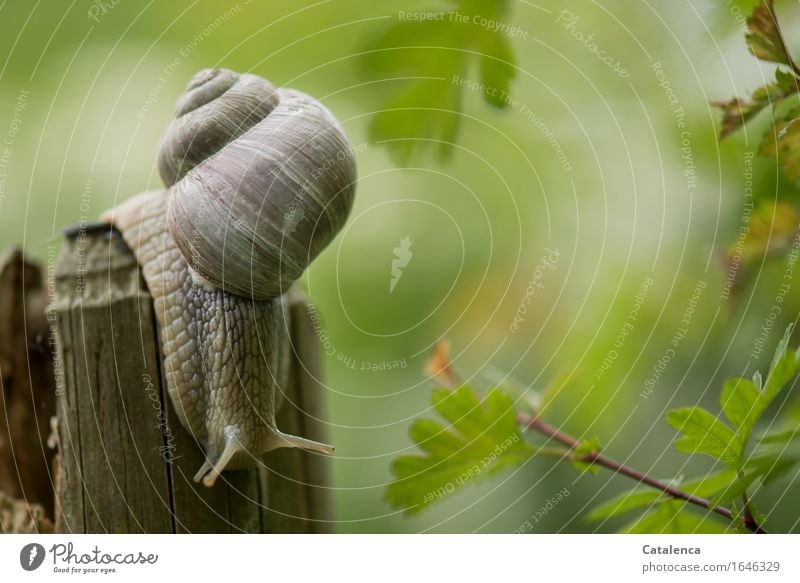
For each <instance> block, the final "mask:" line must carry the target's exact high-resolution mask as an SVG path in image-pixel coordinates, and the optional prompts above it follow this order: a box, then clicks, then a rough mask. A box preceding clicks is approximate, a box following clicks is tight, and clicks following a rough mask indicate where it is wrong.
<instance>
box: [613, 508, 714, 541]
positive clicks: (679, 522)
mask: <svg viewBox="0 0 800 583" xmlns="http://www.w3.org/2000/svg"><path fill="white" fill-rule="evenodd" d="M686 506H687V505H686V503H685V502H683V501H682V500H669V501H667V502H664V503H662V504H659V505H658V507H657V508H656V509H655V510H651V511H650V512H648V513H646V514H644V515H642V516H641V517H639V518H637V519H636V520H634V521H633V522H631V523H629V524H628V525H626V526H624V527H623V528H622V529H620V532H624V533H631V534H633V533H637V534H693V533H694V534H719V533H724V532H727V525H723V524H721V523H720V521H719V520H717V519H716V517H714V516H713V515H710V514H704V515H700V514H698V513H696V512H691V511H688V510H687V509H686Z"/></svg>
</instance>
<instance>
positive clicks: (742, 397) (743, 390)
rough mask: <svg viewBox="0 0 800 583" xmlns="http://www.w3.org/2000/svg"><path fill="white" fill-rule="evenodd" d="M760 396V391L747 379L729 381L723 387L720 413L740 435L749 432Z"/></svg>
mask: <svg viewBox="0 0 800 583" xmlns="http://www.w3.org/2000/svg"><path fill="white" fill-rule="evenodd" d="M760 396H761V391H759V390H758V388H757V387H756V386H755V385H754V384H753V383H752V382H751V381H749V380H748V379H743V378H736V379H730V380H728V381H726V382H725V384H724V385H723V387H722V393H721V395H720V404H721V405H722V411H723V413H725V416H726V417H727V418H728V421H730V422H731V423H732V424H733V426H734V427H736V428H737V429H738V430H739V432H740V433H743V434H747V433H749V432H750V429H751V428H752V426H753V419H752V417H753V416H754V415H755V412H756V411H755V408H756V402H757V401H758V399H759V397H760Z"/></svg>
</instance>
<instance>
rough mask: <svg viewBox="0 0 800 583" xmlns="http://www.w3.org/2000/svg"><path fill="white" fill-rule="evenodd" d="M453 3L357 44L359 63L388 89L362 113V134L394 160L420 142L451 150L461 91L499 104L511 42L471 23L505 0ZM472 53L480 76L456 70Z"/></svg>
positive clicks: (491, 15)
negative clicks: (365, 45) (361, 46)
mask: <svg viewBox="0 0 800 583" xmlns="http://www.w3.org/2000/svg"><path fill="white" fill-rule="evenodd" d="M454 3H455V4H456V5H457V6H458V11H456V12H441V13H440V14H441V16H442V17H441V18H436V19H424V20H422V21H398V22H395V23H394V24H392V25H391V26H389V27H388V28H387V29H386V30H385V31H384V33H383V34H381V35H380V36H378V37H377V39H376V40H375V42H373V43H372V44H371V45H370V47H369V50H366V51H364V53H365V57H364V63H365V65H366V67H365V71H366V72H367V73H368V74H369V75H370V76H372V77H375V78H377V79H379V80H381V81H384V82H385V83H384V84H385V85H386V86H388V87H390V88H391V89H392V90H393V93H392V96H391V97H389V98H388V100H387V101H386V103H385V105H384V106H383V107H381V108H380V110H379V111H378V112H377V113H376V114H375V115H374V116H373V118H372V120H371V121H370V125H369V136H370V140H371V141H373V142H375V143H381V144H384V145H386V146H387V148H388V150H389V154H390V156H391V157H392V160H393V161H394V162H395V163H396V164H398V165H408V164H409V163H410V162H411V161H412V160H413V159H414V156H415V155H416V154H417V153H418V152H422V151H424V150H425V149H427V148H432V149H434V151H435V152H436V153H437V155H438V158H439V160H440V161H444V160H446V159H447V158H448V157H449V156H450V155H451V153H452V150H453V143H454V141H455V139H456V136H457V134H458V126H459V122H460V118H461V104H462V100H463V97H462V96H463V93H464V92H465V91H469V90H475V91H479V92H480V93H481V94H482V95H483V97H484V99H485V100H486V101H487V102H488V103H490V104H491V105H494V106H496V107H504V106H505V104H506V100H505V99H504V98H503V92H504V91H505V92H506V93H508V90H509V84H510V82H511V80H512V79H513V77H514V72H515V69H514V62H515V59H514V54H513V51H512V49H511V45H510V43H509V42H508V38H507V36H504V35H503V33H502V32H501V31H500V30H492V29H491V28H490V27H487V26H478V25H476V24H475V23H474V22H473V20H474V18H473V17H474V16H476V15H479V16H481V17H482V18H485V19H486V20H487V21H488V22H503V19H504V15H505V13H506V11H507V9H508V2H507V1H506V0H494V1H491V2H487V1H486V0H480V1H474V0H460V1H458V2H454ZM454 15H455V16H458V17H457V18H456V17H454ZM475 58H477V59H478V61H479V63H478V64H479V79H480V81H479V79H478V78H473V79H465V78H464V75H465V73H466V72H467V71H469V70H470V64H471V60H472V59H475ZM462 82H466V83H462ZM481 84H482V85H483V87H480V85H481Z"/></svg>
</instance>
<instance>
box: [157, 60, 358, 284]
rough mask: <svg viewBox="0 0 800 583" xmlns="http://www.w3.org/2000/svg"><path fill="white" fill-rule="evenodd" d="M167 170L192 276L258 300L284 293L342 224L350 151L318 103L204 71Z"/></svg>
mask: <svg viewBox="0 0 800 583" xmlns="http://www.w3.org/2000/svg"><path fill="white" fill-rule="evenodd" d="M176 114H177V117H176V119H175V120H174V121H173V122H172V124H171V125H170V127H169V128H168V129H167V132H166V134H165V136H164V140H163V143H162V148H161V154H160V156H159V169H160V172H161V176H162V178H163V180H164V183H165V184H166V185H167V186H168V187H170V189H171V192H170V199H169V211H168V219H169V229H170V232H171V233H172V237H173V239H174V240H175V243H176V244H177V246H178V248H179V249H180V250H181V253H182V254H183V256H184V257H185V258H186V259H187V261H188V263H189V265H190V266H191V267H192V269H193V270H194V271H195V272H196V273H197V274H198V275H199V276H200V277H201V278H202V279H203V280H205V281H208V282H210V283H211V284H212V285H213V286H215V287H217V288H220V289H224V290H226V291H228V292H230V293H233V294H236V295H240V296H245V297H252V298H254V299H258V300H267V299H271V298H274V297H276V296H278V295H281V294H282V293H284V292H286V290H288V289H289V287H290V286H291V285H292V283H294V281H295V280H296V279H297V278H298V277H300V275H301V274H302V273H303V272H304V271H305V269H306V267H308V265H309V264H310V263H311V261H313V260H314V258H315V257H316V256H317V255H319V253H320V252H321V251H322V250H323V249H324V248H325V247H326V246H327V245H328V244H329V243H330V242H331V240H332V239H333V237H335V236H336V233H338V232H339V230H340V229H341V228H342V226H343V225H344V223H345V221H346V220H347V216H348V214H349V212H350V208H351V207H352V204H353V197H354V194H355V180H356V168H355V160H354V156H353V151H352V147H351V146H350V143H349V141H348V140H347V137H346V136H345V134H344V132H343V130H342V129H341V127H340V126H339V124H338V122H337V121H336V119H335V118H334V117H333V114H331V112H330V111H328V109H327V108H326V107H325V106H323V105H322V104H321V103H320V102H318V101H317V100H315V99H313V98H312V97H309V96H308V95H305V94H304V93H300V92H299V91H294V90H291V89H276V88H275V87H273V86H272V85H271V84H270V83H269V82H267V81H265V80H264V79H261V78H260V77H257V76H255V75H238V74H236V73H234V72H232V71H226V70H219V69H213V70H206V71H201V72H200V73H199V74H198V75H196V76H195V78H194V79H193V80H192V81H191V82H190V83H189V86H188V88H187V90H186V92H185V93H184V95H183V96H181V98H180V99H179V101H178V105H177V109H176Z"/></svg>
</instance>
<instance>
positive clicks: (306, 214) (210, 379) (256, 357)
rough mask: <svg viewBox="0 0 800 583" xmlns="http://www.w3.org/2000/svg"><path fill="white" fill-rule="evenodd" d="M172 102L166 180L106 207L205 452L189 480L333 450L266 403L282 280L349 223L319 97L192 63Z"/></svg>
mask: <svg viewBox="0 0 800 583" xmlns="http://www.w3.org/2000/svg"><path fill="white" fill-rule="evenodd" d="M176 112H177V115H178V117H177V118H176V120H175V122H173V124H172V125H171V126H170V128H169V129H168V131H167V133H166V135H165V138H164V141H163V143H162V149H161V154H160V156H159V168H160V171H161V174H162V178H163V179H164V181H165V183H166V184H167V186H168V187H169V190H162V191H152V192H146V193H143V194H140V195H138V196H136V197H134V198H132V199H130V200H128V201H126V202H125V203H123V204H122V205H120V206H119V207H117V208H115V209H114V210H112V211H110V212H108V213H106V215H104V217H103V218H104V219H105V220H107V221H109V222H111V223H112V224H114V225H115V226H116V227H117V229H119V231H120V232H121V233H122V235H123V238H124V239H125V241H126V242H127V243H128V245H129V246H130V247H131V249H132V250H133V252H134V254H135V256H136V258H137V260H138V262H139V264H140V266H141V269H142V273H143V275H144V279H145V281H146V283H147V286H148V289H149V291H150V294H151V295H152V297H153V302H154V307H155V312H156V320H157V323H158V329H159V336H160V342H161V352H162V358H163V361H164V376H165V380H166V385H167V392H168V394H169V396H170V399H171V401H172V403H173V405H174V408H175V411H176V413H177V415H178V417H179V419H180V421H181V423H182V424H183V426H184V427H185V428H186V429H187V430H188V431H189V432H190V433H191V434H192V435H193V436H194V437H195V439H196V440H197V441H198V442H199V443H200V445H201V446H202V447H203V449H204V451H205V453H206V463H205V464H203V466H202V467H201V468H200V470H199V471H198V472H197V475H196V476H195V481H199V480H200V479H202V480H203V483H204V484H205V485H207V486H211V485H213V484H214V482H215V480H216V479H217V477H219V475H220V473H221V472H222V470H224V469H236V468H244V467H247V466H250V465H253V464H255V463H257V461H258V460H259V459H260V456H261V455H262V454H263V453H266V452H268V451H271V450H273V449H277V448H281V447H299V448H304V449H309V450H315V451H319V452H323V453H327V454H330V453H332V452H333V447H332V446H329V445H326V444H322V443H318V442H315V441H311V440H308V439H304V438H302V437H296V436H291V435H286V434H284V433H282V432H281V431H280V430H279V429H278V428H277V427H276V422H275V414H276V411H277V409H278V407H279V406H280V404H281V395H282V388H283V387H286V386H287V382H288V375H289V370H290V366H289V364H290V358H291V355H290V352H291V342H290V338H289V335H288V332H287V331H288V330H289V329H290V327H289V321H288V320H289V317H290V310H289V303H290V302H291V301H292V291H290V289H289V288H290V287H291V284H292V282H293V281H294V280H295V279H296V278H297V277H299V275H300V274H301V273H302V271H303V270H304V269H305V267H306V266H307V264H308V263H309V262H310V261H311V260H312V259H313V258H314V257H315V256H316V255H317V254H318V253H319V252H320V251H321V250H322V249H323V248H324V247H325V246H326V245H327V244H328V243H329V242H330V241H331V239H332V238H333V237H334V236H335V235H336V232H337V231H338V230H339V228H340V227H341V225H342V224H344V222H345V220H346V218H347V215H348V213H349V211H350V207H351V205H352V199H353V194H354V186H353V183H354V180H355V165H354V163H353V160H352V149H351V148H350V147H349V142H347V138H346V137H345V135H344V133H343V132H342V130H341V129H340V128H339V126H338V124H337V123H336V121H335V119H334V118H333V116H332V115H331V114H330V112H328V110H327V109H325V108H324V107H323V106H322V105H321V104H318V103H316V102H315V101H314V100H312V99H311V98H310V97H308V96H305V95H302V94H299V93H297V92H294V91H291V90H281V89H275V88H273V87H272V86H271V85H270V84H269V83H268V82H267V81H265V80H263V79H261V78H259V77H255V76H252V75H238V74H236V73H233V72H231V71H225V70H208V71H201V72H200V73H199V74H198V75H196V76H195V78H194V79H193V80H192V81H191V82H190V83H189V86H188V87H187V91H186V92H185V93H184V95H183V96H182V97H181V98H180V100H179V101H178V105H177V109H176ZM273 116H275V118H274V119H271V118H273ZM198 148H200V149H205V153H202V152H201V151H200V150H198ZM321 148H322V149H321ZM325 148H327V149H328V150H327V151H323V150H324V149H325ZM342 152H343V153H342ZM328 160H333V161H332V162H330V163H329V164H328V163H327V161H328ZM320 164H325V166H324V167H322V166H320ZM320 168H323V169H324V171H323V172H319V171H318V170H319V169H320ZM307 175H312V176H314V178H313V179H312V180H310V181H309V180H308V179H307V178H303V177H304V176H307ZM290 195H291V196H290ZM287 221H288V222H289V227H290V228H289V229H287ZM287 241H288V243H287ZM276 243H277V244H276ZM303 245H305V248H303ZM287 249H288V253H287ZM259 262H261V263H259Z"/></svg>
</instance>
